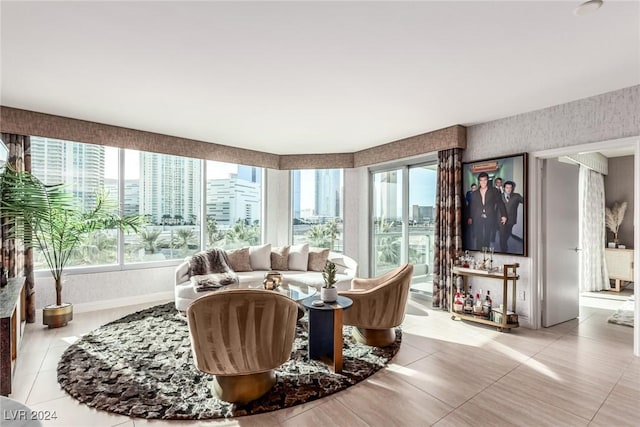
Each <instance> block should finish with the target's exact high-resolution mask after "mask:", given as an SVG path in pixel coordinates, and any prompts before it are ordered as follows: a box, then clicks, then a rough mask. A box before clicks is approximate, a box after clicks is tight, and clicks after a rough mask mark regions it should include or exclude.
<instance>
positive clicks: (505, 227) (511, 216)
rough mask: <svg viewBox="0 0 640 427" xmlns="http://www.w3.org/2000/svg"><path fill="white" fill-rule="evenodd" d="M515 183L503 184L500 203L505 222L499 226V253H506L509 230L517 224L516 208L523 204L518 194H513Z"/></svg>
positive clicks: (509, 235)
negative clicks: (505, 216) (502, 206)
mask: <svg viewBox="0 0 640 427" xmlns="http://www.w3.org/2000/svg"><path fill="white" fill-rule="evenodd" d="M515 189H516V183H515V182H513V181H507V182H505V183H504V193H502V202H503V204H504V206H505V209H506V213H507V221H506V222H505V223H503V224H500V227H499V229H500V251H501V252H507V244H508V242H509V237H511V230H513V226H514V225H515V224H516V223H517V222H518V206H519V205H520V204H521V203H523V202H524V200H523V198H522V196H521V195H520V194H519V193H514V190H515Z"/></svg>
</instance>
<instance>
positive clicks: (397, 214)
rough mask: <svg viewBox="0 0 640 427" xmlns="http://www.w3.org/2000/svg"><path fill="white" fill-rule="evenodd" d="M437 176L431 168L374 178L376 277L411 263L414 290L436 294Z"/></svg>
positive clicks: (401, 169) (400, 170)
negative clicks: (434, 274) (433, 286)
mask: <svg viewBox="0 0 640 427" xmlns="http://www.w3.org/2000/svg"><path fill="white" fill-rule="evenodd" d="M436 173H437V171H436V165H431V164H430V165H416V166H404V167H398V168H395V169H391V170H385V171H377V172H373V173H372V174H371V183H372V195H371V196H372V208H373V212H372V218H371V221H372V226H371V230H372V235H371V242H372V245H371V250H372V256H371V258H372V269H371V270H372V271H371V274H372V275H373V276H379V275H381V274H383V273H385V272H387V271H389V270H391V269H393V268H395V267H397V266H399V265H401V264H403V263H406V262H409V263H411V264H413V266H414V271H413V281H412V289H413V290H417V291H422V292H427V293H430V292H431V291H432V283H433V279H432V271H433V268H432V266H433V253H434V240H433V234H434V209H435V188H436V187H435V185H436Z"/></svg>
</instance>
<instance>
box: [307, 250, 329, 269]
mask: <svg viewBox="0 0 640 427" xmlns="http://www.w3.org/2000/svg"><path fill="white" fill-rule="evenodd" d="M328 258H329V249H323V248H309V265H308V268H307V270H309V271H322V270H324V266H325V264H326V263H327V259H328Z"/></svg>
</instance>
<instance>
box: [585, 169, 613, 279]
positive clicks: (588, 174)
mask: <svg viewBox="0 0 640 427" xmlns="http://www.w3.org/2000/svg"><path fill="white" fill-rule="evenodd" d="M578 183H579V184H578V195H579V200H580V209H579V211H578V212H579V213H578V215H579V221H578V223H579V224H580V226H579V230H580V247H581V248H582V251H581V252H580V258H579V263H580V291H581V292H589V291H592V292H597V291H604V290H607V289H610V286H609V271H608V269H607V263H606V261H605V255H604V253H605V252H604V248H605V247H606V240H607V237H606V226H605V220H604V218H605V194H604V175H602V174H601V173H599V172H596V171H594V170H591V169H589V168H587V167H585V166H583V165H580V175H579V180H578Z"/></svg>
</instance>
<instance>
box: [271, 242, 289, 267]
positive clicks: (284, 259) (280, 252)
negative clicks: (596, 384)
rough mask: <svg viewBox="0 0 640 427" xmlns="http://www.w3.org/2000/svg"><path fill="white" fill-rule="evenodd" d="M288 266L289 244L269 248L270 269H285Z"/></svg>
mask: <svg viewBox="0 0 640 427" xmlns="http://www.w3.org/2000/svg"><path fill="white" fill-rule="evenodd" d="M288 268H289V246H282V247H280V248H273V249H271V269H272V270H287V269H288Z"/></svg>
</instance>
